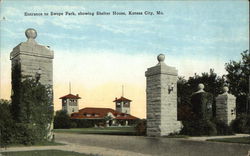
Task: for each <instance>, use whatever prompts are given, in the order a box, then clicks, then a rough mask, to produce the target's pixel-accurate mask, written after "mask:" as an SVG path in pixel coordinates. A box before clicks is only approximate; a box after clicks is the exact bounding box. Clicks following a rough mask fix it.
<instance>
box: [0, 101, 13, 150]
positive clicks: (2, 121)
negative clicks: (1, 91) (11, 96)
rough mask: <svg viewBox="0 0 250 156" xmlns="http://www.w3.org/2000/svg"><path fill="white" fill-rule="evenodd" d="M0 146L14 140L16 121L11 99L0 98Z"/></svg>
mask: <svg viewBox="0 0 250 156" xmlns="http://www.w3.org/2000/svg"><path fill="white" fill-rule="evenodd" d="M0 112H1V113H0V147H4V146H6V145H8V144H10V143H11V142H12V141H13V133H12V132H13V131H12V129H13V127H14V121H13V119H12V116H11V113H10V101H8V100H3V99H0Z"/></svg>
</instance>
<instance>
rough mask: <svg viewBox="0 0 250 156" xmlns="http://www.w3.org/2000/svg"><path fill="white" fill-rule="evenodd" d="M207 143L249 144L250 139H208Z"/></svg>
mask: <svg viewBox="0 0 250 156" xmlns="http://www.w3.org/2000/svg"><path fill="white" fill-rule="evenodd" d="M207 141H214V142H228V143H241V144H250V137H238V138H221V139H208V140H207Z"/></svg>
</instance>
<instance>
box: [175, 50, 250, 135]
mask: <svg viewBox="0 0 250 156" xmlns="http://www.w3.org/2000/svg"><path fill="white" fill-rule="evenodd" d="M241 56H242V58H241V60H240V61H230V62H229V63H226V64H225V70H226V71H227V74H225V75H223V76H218V75H217V74H216V73H215V71H214V70H213V69H210V71H209V72H204V73H202V74H201V75H198V74H195V75H194V76H193V77H189V78H188V79H187V80H186V79H185V78H184V77H179V78H178V82H177V96H178V103H177V107H178V120H181V121H183V123H184V128H187V129H184V131H186V132H190V133H189V134H190V135H194V134H199V132H201V131H203V132H206V131H207V133H206V134H209V133H210V134H212V133H216V132H215V131H216V127H217V131H220V132H221V133H229V131H230V132H231V130H229V129H230V128H231V129H232V130H234V131H235V132H245V133H250V117H249V113H250V112H249V105H250V104H249V102H250V99H249V81H250V54H249V51H248V50H246V51H244V52H242V53H241ZM199 83H203V84H204V86H205V89H204V90H205V91H206V92H208V93H211V95H212V96H211V98H212V101H213V103H212V108H213V118H212V119H211V120H209V121H203V122H200V123H199V122H196V123H192V121H190V119H192V116H193V114H194V113H193V112H192V107H193V106H192V103H191V95H192V94H193V93H194V92H196V91H197V86H198V84H199ZM224 86H228V87H229V93H231V94H233V95H234V96H235V97H236V113H237V119H236V120H235V121H233V122H232V125H231V126H232V127H227V126H226V125H224V124H223V123H221V122H220V121H217V120H216V116H215V115H216V101H215V98H216V97H217V96H218V95H219V94H221V93H222V88H223V87H224ZM185 125H186V127H185ZM197 126H198V127H197ZM199 129H200V131H199V132H197V131H196V130H199ZM222 129H224V130H222ZM209 131H210V132H209ZM223 131H224V132H223ZM225 131H226V132H225ZM193 132H194V133H193ZM200 135H204V134H200Z"/></svg>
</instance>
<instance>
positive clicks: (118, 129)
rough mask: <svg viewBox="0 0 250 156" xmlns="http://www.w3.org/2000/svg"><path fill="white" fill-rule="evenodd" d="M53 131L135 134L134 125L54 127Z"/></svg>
mask: <svg viewBox="0 0 250 156" xmlns="http://www.w3.org/2000/svg"><path fill="white" fill-rule="evenodd" d="M54 132H60V133H77V134H109V135H135V130H134V127H105V128H71V129H54Z"/></svg>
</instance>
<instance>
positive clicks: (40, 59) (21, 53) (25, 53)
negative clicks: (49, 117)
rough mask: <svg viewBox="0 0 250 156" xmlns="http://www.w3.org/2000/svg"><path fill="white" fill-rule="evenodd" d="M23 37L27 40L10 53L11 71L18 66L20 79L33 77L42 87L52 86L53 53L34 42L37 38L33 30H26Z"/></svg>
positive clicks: (47, 47) (46, 47)
mask: <svg viewBox="0 0 250 156" xmlns="http://www.w3.org/2000/svg"><path fill="white" fill-rule="evenodd" d="M25 35H26V37H27V39H28V40H27V41H26V42H22V43H20V44H19V45H17V46H16V47H15V48H13V50H12V52H11V53H10V60H11V65H12V71H13V68H14V67H15V66H16V65H19V66H20V69H21V71H20V72H21V73H20V75H22V78H25V77H33V78H34V79H39V82H40V83H41V84H43V85H51V86H52V85H53V58H54V52H53V51H52V50H51V49H50V48H49V46H43V45H40V44H38V43H37V42H36V41H35V38H36V36H37V32H36V30H35V29H33V28H29V29H27V30H26V31H25ZM13 79H15V77H13Z"/></svg>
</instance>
